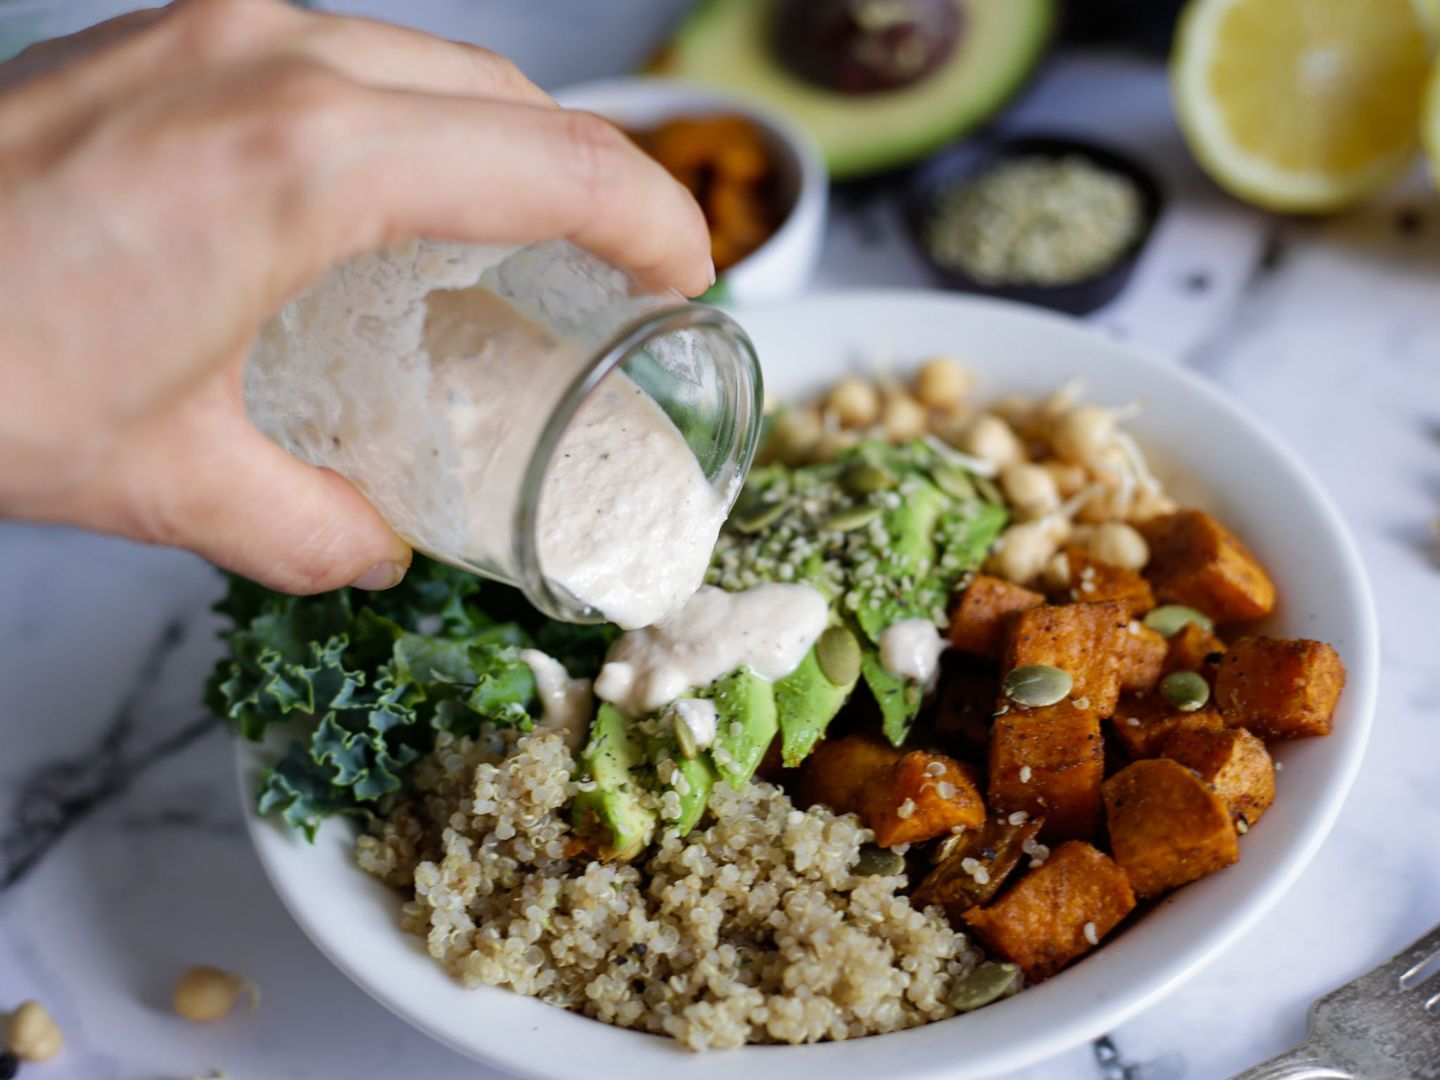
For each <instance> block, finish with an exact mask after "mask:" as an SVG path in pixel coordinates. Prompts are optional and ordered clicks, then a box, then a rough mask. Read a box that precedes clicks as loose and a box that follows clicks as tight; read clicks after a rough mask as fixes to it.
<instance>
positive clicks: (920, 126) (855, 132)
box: [657, 0, 1055, 180]
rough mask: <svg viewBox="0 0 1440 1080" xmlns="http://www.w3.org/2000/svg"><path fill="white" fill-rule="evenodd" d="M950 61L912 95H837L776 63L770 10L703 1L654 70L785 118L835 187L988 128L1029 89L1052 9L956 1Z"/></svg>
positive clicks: (1003, 1) (1029, 2) (748, 2)
mask: <svg viewBox="0 0 1440 1080" xmlns="http://www.w3.org/2000/svg"><path fill="white" fill-rule="evenodd" d="M953 2H954V3H955V5H956V6H957V7H958V8H959V9H960V33H959V39H958V41H957V42H956V44H955V47H954V49H953V51H952V52H951V53H950V54H949V55H948V56H947V57H946V58H945V59H944V61H943V62H941V63H940V64H939V66H938V67H936V69H935V70H933V71H931V72H929V73H928V74H927V75H926V76H925V77H924V78H923V79H921V80H919V81H917V82H915V83H913V84H912V85H910V86H906V87H902V88H899V89H893V90H885V91H881V92H872V93H863V94H856V93H842V92H840V91H837V90H833V89H828V88H826V87H824V86H821V85H819V84H816V83H812V82H808V81H806V80H805V79H803V78H801V77H800V76H798V75H796V74H793V73H792V72H791V71H790V70H788V69H787V67H786V66H785V65H784V64H783V63H782V62H781V61H780V60H779V59H778V58H777V50H776V48H775V42H774V41H773V40H772V39H773V36H774V30H775V0H705V2H703V3H702V4H701V5H700V6H699V8H698V9H697V10H696V11H695V12H694V14H692V15H691V16H690V18H689V19H688V20H687V21H686V22H685V24H684V25H683V26H682V27H681V29H680V31H679V33H678V34H677V35H676V38H675V40H674V41H673V42H672V44H671V46H670V48H668V49H667V50H666V52H665V55H664V56H663V57H662V58H661V60H660V62H659V64H658V65H657V66H658V67H659V69H660V70H661V71H663V72H664V73H665V74H667V75H673V76H676V77H678V78H682V79H687V80H689V81H691V82H695V83H700V84H702V85H707V86H713V87H718V88H721V89H728V90H733V91H735V92H737V93H743V94H746V95H749V96H750V97H754V98H757V99H760V100H762V101H766V102H768V103H770V104H771V105H772V106H774V107H775V108H776V109H778V110H781V111H783V112H786V113H788V114H789V115H790V116H791V117H792V118H793V119H794V120H795V121H797V122H798V123H799V124H801V125H802V126H804V127H805V128H806V129H808V130H809V132H810V133H811V134H812V135H813V136H814V137H815V138H816V140H817V141H818V142H819V143H820V147H821V150H822V151H823V152H824V154H825V160H826V163H827V164H828V165H829V168H830V175H831V177H832V178H834V179H837V180H841V179H847V178H851V177H856V176H863V175H865V174H867V173H875V172H881V171H883V170H885V169H890V168H894V167H896V166H899V165H904V164H907V163H908V162H911V161H914V160H915V159H917V158H920V157H923V156H924V155H925V154H927V153H929V152H930V151H931V150H934V149H935V148H936V147H939V146H941V145H943V144H944V143H947V142H949V141H950V140H951V139H954V138H956V137H957V136H959V135H961V134H963V133H964V132H966V131H968V130H970V129H971V128H972V127H974V126H975V125H976V124H979V123H980V122H982V121H984V120H986V119H988V118H989V117H990V116H992V115H993V114H994V113H995V112H996V111H997V110H998V109H999V108H1000V106H1002V105H1003V104H1004V103H1005V102H1006V101H1007V100H1008V99H1009V98H1010V96H1011V95H1012V94H1014V93H1015V92H1016V91H1017V90H1018V89H1019V88H1020V87H1021V85H1022V84H1023V83H1024V82H1025V79H1026V77H1027V76H1028V75H1029V74H1030V71H1031V70H1032V68H1033V67H1034V66H1035V63H1036V61H1037V60H1038V59H1039V58H1040V55H1041V53H1042V52H1043V51H1044V48H1045V45H1046V43H1047V42H1048V40H1049V38H1050V32H1051V28H1052V26H1053V25H1054V21H1055V10H1054V8H1055V5H1054V2H1053V0H953Z"/></svg>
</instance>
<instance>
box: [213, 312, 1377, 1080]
mask: <svg viewBox="0 0 1440 1080" xmlns="http://www.w3.org/2000/svg"><path fill="white" fill-rule="evenodd" d="M741 321H742V322H743V323H744V325H745V326H746V328H747V329H748V330H749V331H750V333H751V334H752V335H753V337H754V340H755V343H756V344H757V345H758V346H759V349H760V355H761V357H762V360H763V361H764V364H765V367H766V377H767V378H768V379H769V380H770V382H771V386H772V389H773V390H774V391H775V392H777V393H778V394H779V395H780V396H781V397H782V398H783V397H786V396H789V395H795V394H804V393H809V392H813V391H816V390H818V389H820V388H822V387H823V386H825V385H826V384H828V383H829V382H831V381H833V380H834V379H835V378H836V377H837V376H838V375H840V374H841V373H843V372H844V371H846V370H847V369H850V368H852V367H853V368H857V369H865V368H867V367H868V366H869V365H870V364H871V363H873V362H875V361H877V360H878V361H882V362H885V363H888V364H890V365H891V366H892V367H893V369H894V370H896V371H897V372H900V371H904V370H905V369H906V368H907V367H908V366H910V365H912V364H913V363H915V362H917V361H919V360H921V359H923V358H925V357H927V356H929V355H933V354H935V353H939V352H944V353H948V354H951V355H954V356H959V357H961V358H963V359H964V361H965V362H966V363H967V364H969V365H971V366H972V367H974V368H975V369H976V370H977V371H978V372H980V373H981V376H982V381H981V388H980V393H982V394H985V395H989V394H999V393H1005V392H1009V391H1020V392H1031V393H1041V392H1044V391H1047V390H1049V389H1051V388H1053V387H1054V386H1056V385H1057V384H1058V383H1060V382H1061V381H1063V380H1065V379H1067V378H1069V377H1071V376H1074V375H1078V376H1080V377H1082V378H1083V379H1084V381H1085V384H1086V392H1087V396H1088V397H1089V399H1090V400H1093V401H1097V402H1107V403H1119V402H1126V401H1131V400H1134V399H1136V398H1139V399H1141V400H1143V401H1144V402H1145V403H1146V404H1147V409H1146V411H1145V413H1144V414H1143V415H1142V416H1141V417H1139V418H1138V419H1137V420H1135V421H1134V422H1133V425H1132V429H1133V430H1134V432H1135V434H1136V435H1137V436H1138V437H1139V438H1140V440H1141V443H1142V445H1144V446H1146V447H1148V448H1150V450H1151V456H1152V458H1154V459H1155V461H1156V464H1157V467H1158V470H1159V471H1160V472H1161V474H1162V475H1163V476H1165V477H1166V478H1167V479H1169V480H1170V481H1171V485H1172V487H1173V488H1175V489H1176V490H1178V491H1180V492H1181V493H1182V494H1185V493H1190V494H1191V497H1195V498H1200V499H1202V500H1203V502H1204V504H1205V505H1207V506H1209V507H1211V508H1213V510H1214V511H1215V513H1216V514H1217V515H1218V516H1219V517H1220V518H1221V520H1223V521H1225V522H1227V523H1228V524H1230V525H1231V526H1232V527H1234V529H1235V530H1236V531H1237V532H1238V533H1239V534H1240V536H1241V537H1243V538H1244V540H1245V542H1246V543H1247V544H1249V545H1250V546H1251V547H1253V549H1254V550H1255V552H1256V554H1257V555H1258V556H1259V557H1260V558H1261V559H1262V560H1263V561H1264V562H1265V564H1266V565H1267V566H1268V567H1269V568H1270V570H1271V571H1272V572H1273V574H1274V575H1275V577H1276V579H1277V581H1278V584H1279V588H1280V596H1281V604H1280V608H1279V610H1278V612H1277V613H1276V615H1275V616H1274V617H1273V618H1272V619H1271V620H1270V624H1269V627H1268V628H1269V629H1271V630H1273V631H1274V632H1276V633H1280V634H1289V635H1292V636H1304V637H1312V638H1319V639H1321V640H1324V641H1328V642H1331V643H1333V644H1334V645H1335V647H1336V648H1337V649H1338V650H1339V652H1340V655H1341V657H1342V658H1343V659H1344V661H1345V663H1346V664H1347V665H1348V667H1349V671H1350V677H1349V685H1348V686H1347V688H1346V690H1345V695H1344V697H1343V699H1342V701H1341V703H1340V709H1339V712H1338V714H1337V715H1336V718H1335V732H1334V734H1333V735H1331V736H1329V737H1328V738H1324V739H1310V740H1302V741H1298V742H1292V743H1287V744H1282V745H1280V746H1279V747H1277V751H1276V757H1277V760H1279V761H1281V762H1283V764H1284V770H1283V771H1282V772H1281V773H1280V774H1279V775H1278V776H1277V788H1278V793H1277V797H1276V800H1275V805H1274V806H1273V807H1272V808H1271V809H1270V810H1269V811H1268V812H1267V813H1266V815H1265V818H1264V820H1263V821H1262V822H1261V823H1260V824H1259V825H1258V826H1257V827H1256V828H1255V829H1254V830H1252V831H1251V832H1250V834H1249V835H1247V836H1246V837H1245V838H1244V840H1243V841H1242V843H1241V852H1242V854H1241V859H1240V862H1239V863H1238V864H1237V865H1235V866H1233V867H1230V868H1228V869H1226V870H1223V871H1221V872H1220V873H1218V874H1215V875H1213V876H1211V877H1209V878H1206V879H1205V880H1203V881H1200V882H1197V883H1196V884H1193V885H1190V886H1187V887H1186V888H1184V889H1181V890H1180V891H1179V892H1177V893H1175V894H1174V895H1173V896H1171V897H1170V898H1168V899H1166V900H1165V901H1164V902H1163V903H1161V904H1160V905H1159V906H1158V907H1157V908H1156V909H1155V910H1153V911H1150V912H1148V913H1147V914H1146V915H1145V916H1144V917H1143V918H1141V919H1140V920H1139V921H1137V922H1136V923H1135V924H1134V925H1132V926H1130V927H1129V928H1128V929H1126V930H1125V931H1124V932H1123V933H1121V934H1119V935H1118V936H1117V937H1115V938H1114V939H1113V940H1110V941H1108V942H1106V944H1105V946H1104V947H1103V948H1102V949H1100V950H1098V951H1097V952H1096V953H1094V954H1093V955H1091V956H1089V957H1087V958H1085V959H1084V960H1081V961H1080V962H1078V963H1077V964H1075V965H1074V966H1073V967H1071V968H1069V969H1067V970H1066V971H1064V972H1062V973H1061V974H1060V975H1058V976H1057V977H1055V978H1053V979H1051V980H1050V981H1048V982H1045V983H1042V984H1041V985H1040V986H1038V987H1035V988H1033V989H1030V990H1027V991H1025V992H1024V993H1022V994H1020V995H1018V996H1017V997H1014V998H1011V999H1009V1000H1006V1001H1002V1002H1000V1003H998V1004H996V1005H994V1006H992V1007H990V1008H987V1009H984V1010H981V1011H979V1012H976V1013H973V1014H971V1015H968V1016H962V1017H956V1018H954V1019H951V1020H946V1021H943V1022H940V1023H935V1024H930V1025H928V1026H926V1027H922V1028H916V1029H913V1030H911V1031H904V1032H898V1033H895V1034H891V1035H882V1036H878V1037H875V1038H868V1039H860V1040H856V1041H852V1042H844V1043H828V1044H821V1045H816V1046H805V1047H771V1046H765V1047H751V1048H746V1049H743V1050H736V1051H729V1052H712V1053H706V1054H691V1053H688V1052H686V1051H683V1050H681V1049H679V1048H678V1046H677V1045H676V1044H674V1043H672V1042H670V1041H668V1040H665V1039H660V1038H657V1037H654V1036H649V1035H641V1034H636V1033H633V1032H629V1031H623V1030H620V1029H618V1028H612V1027H607V1026H605V1025H603V1024H600V1023H598V1022H596V1021H593V1020H587V1019H584V1018H583V1017H580V1016H577V1015H574V1014H571V1013H567V1012H564V1011H562V1010H560V1009H556V1008H552V1007H550V1006H547V1005H543V1004H541V1003H540V1002H538V1001H535V1000H532V999H530V998H525V997H520V996H519V995H516V994H513V993H508V992H506V991H503V990H493V989H488V988H487V989H482V990H465V989H462V988H461V987H460V986H459V985H457V984H456V983H453V982H452V981H451V980H450V979H449V977H448V976H446V975H445V974H444V973H443V972H442V971H441V970H440V968H439V967H438V966H437V965H436V964H435V963H434V962H433V961H432V960H431V959H430V958H429V957H428V956H427V955H426V954H425V952H424V950H423V948H422V946H421V943H420V941H419V940H418V939H416V938H413V937H410V936H407V935H405V934H402V933H401V932H400V931H399V930H398V929H397V928H396V917H397V912H398V909H399V901H398V899H397V898H396V896H395V895H394V894H393V893H391V892H389V891H388V890H387V889H386V888H384V887H383V886H382V885H380V884H379V883H378V882H376V881H375V880H374V879H372V878H370V877H367V876H366V875H364V874H362V873H361V872H360V871H359V870H357V869H355V867H354V865H353V863H352V858H351V848H352V843H353V830H352V827H351V826H350V825H348V824H346V823H343V822H332V823H330V824H328V825H327V826H326V827H325V828H324V829H323V830H322V832H321V835H320V838H319V841H318V842H317V844H316V845H315V846H314V847H313V848H312V847H310V846H308V845H307V844H306V843H305V842H304V841H303V840H297V839H295V838H294V837H292V836H289V835H287V834H285V833H284V832H282V831H281V829H280V827H278V826H277V825H275V824H274V823H273V822H270V821H263V820H259V819H257V818H255V817H254V815H253V811H252V808H251V800H250V798H249V795H248V793H249V792H250V791H253V790H254V771H255V769H256V766H257V762H256V754H255V751H254V750H253V749H252V748H249V747H242V748H241V750H240V762H241V772H242V774H243V776H244V789H245V792H246V811H247V813H250V814H251V817H250V831H251V836H252V838H253V839H254V842H255V846H256V848H257V849H258V851H259V853H260V858H261V860H262V862H263V863H264V865H265V867H266V870H267V871H268V873H269V875H270V878H271V881H272V882H273V883H274V885H275V888H276V890H277V891H278V892H279V894H280V896H281V898H282V899H283V900H284V902H285V904H286V905H287V906H288V907H289V909H290V911H291V913H292V914H293V915H294V916H295V919H296V920H297V921H298V922H299V923H300V925H301V926H302V927H303V928H304V930H305V931H306V933H308V934H309V935H310V937H311V939H312V940H314V942H315V943H316V945H318V946H319V947H320V949H321V951H323V952H324V953H325V954H326V955H327V956H329V957H330V959H331V960H332V961H333V962H334V963H335V964H336V965H337V966H338V967H339V968H340V969H341V970H343V971H345V972H346V973H347V974H348V975H350V977H351V978H352V979H354V980H355V981H356V982H357V983H358V984H359V985H360V986H362V987H363V988H364V989H366V990H367V991H369V992H370V993H371V994H372V995H373V996H374V997H375V998H376V999H377V1000H378V1001H380V1002H382V1003H383V1004H385V1005H386V1006H388V1007H389V1008H391V1009H393V1010H394V1011H395V1012H396V1013H398V1014H399V1015H400V1016H402V1017H404V1018H406V1019H407V1020H409V1021H410V1022H411V1023H413V1024H414V1025H415V1026H417V1027H419V1028H421V1029H422V1030H424V1031H426V1032H428V1033H429V1034H431V1035H433V1036H434V1037H435V1038H437V1039H439V1040H441V1041H442V1042H445V1043H448V1044H449V1045H450V1046H452V1047H454V1048H455V1049H456V1050H459V1051H460V1052H462V1053H465V1054H470V1055H472V1056H473V1057H475V1058H478V1059H481V1060H483V1061H487V1062H490V1063H493V1064H495V1065H498V1066H501V1067H503V1068H506V1069H509V1070H512V1071H514V1072H516V1073H521V1074H524V1075H528V1076H541V1077H575V1076H586V1077H588V1078H590V1080H610V1078H615V1080H622V1078H623V1080H632V1078H633V1077H635V1076H637V1075H638V1076H651V1075H665V1076H667V1077H681V1078H685V1080H720V1078H722V1077H726V1078H728V1077H734V1076H744V1077H746V1078H747V1080H791V1078H793V1077H794V1076H797V1075H809V1076H825V1077H827V1078H828V1080H847V1078H855V1080H873V1078H874V1077H877V1076H888V1077H899V1076H903V1077H925V1076H934V1077H941V1076H943V1077H946V1078H948V1080H961V1078H963V1077H982V1076H991V1075H994V1074H995V1073H997V1072H1001V1071H1004V1070H1007V1069H1014V1068H1019V1067H1021V1066H1023V1065H1025V1064H1027V1063H1029V1062H1032V1061H1035V1060H1038V1059H1040V1058H1044V1057H1047V1056H1049V1055H1051V1054H1054V1053H1057V1052H1059V1051H1060V1050H1062V1049H1065V1048H1066V1047H1069V1046H1071V1045H1074V1044H1076V1043H1079V1042H1082V1041H1084V1040H1086V1039H1089V1038H1092V1037H1094V1036H1096V1035H1098V1034H1100V1033H1101V1032H1103V1031H1105V1030H1107V1029H1108V1028H1111V1027H1112V1026H1114V1025H1115V1024H1118V1023H1119V1022H1120V1021H1122V1020H1124V1019H1125V1018H1126V1017H1128V1016H1131V1015H1132V1014H1134V1013H1136V1012H1138V1011H1139V1010H1141V1009H1143V1008H1145V1006H1146V1005H1148V1004H1150V1003H1151V1002H1153V1001H1155V1000H1156V999H1157V998H1159V997H1160V996H1161V995H1163V994H1165V993H1166V992H1168V991H1170V990H1172V989H1173V988H1174V987H1176V986H1177V985H1178V984H1180V983H1181V982H1183V981H1184V980H1186V979H1188V978H1189V977H1191V976H1192V975H1194V974H1195V973H1196V972H1197V971H1198V970H1199V969H1200V968H1201V967H1202V966H1204V965H1205V964H1206V963H1207V962H1208V961H1210V960H1212V959H1213V958H1214V957H1215V956H1216V955H1218V954H1219V953H1220V952H1221V951H1223V950H1224V949H1225V948H1226V947H1227V946H1228V945H1229V944H1230V943H1231V942H1233V941H1234V940H1235V939H1236V938H1237V937H1239V936H1240V935H1241V934H1242V933H1243V932H1244V931H1245V930H1246V929H1247V928H1248V927H1250V926H1251V925H1252V924H1253V923H1254V922H1255V921H1256V920H1257V919H1258V918H1260V916H1261V915H1262V914H1264V912H1265V911H1266V910H1267V909H1268V908H1270V907H1271V905H1272V904H1274V903H1275V901H1276V900H1277V899H1278V898H1279V896H1280V895H1281V894H1282V893H1283V892H1284V891H1285V890H1286V888H1288V887H1289V885H1290V884H1291V882H1293V881H1294V880H1295V877H1296V875H1298V874H1299V872H1300V870H1301V869H1302V867H1304V865H1305V864H1306V863H1307V862H1308V861H1309V859H1310V858H1311V856H1312V855H1314V853H1315V850H1316V849H1317V848H1318V847H1319V845H1320V842H1321V841H1322V840H1323V839H1324V837H1325V835H1326V833H1327V832H1329V830H1330V826H1331V824H1332V823H1333V822H1334V820H1335V817H1336V815H1337V814H1338V812H1339V810H1340V805H1341V803H1342V801H1343V800H1344V797H1345V793H1346V791H1347V790H1348V789H1349V787H1350V783H1351V781H1352V780H1353V779H1354V776H1355V773H1356V770H1357V769H1358V768H1359V764H1360V758H1361V753H1362V751H1363V749H1364V746H1365V740H1366V736H1367V734H1368V731H1369V727H1370V722H1371V715H1372V711H1373V708H1374V700H1375V689H1376V672H1377V669H1378V656H1377V639H1376V629H1375V618H1374V613H1373V608H1372V605H1371V600H1370V595H1369V590H1368V587H1367V585H1366V582H1365V574H1364V571H1363V570H1362V568H1361V565H1360V561H1359V558H1358V557H1357V555H1356V553H1355V549H1354V546H1353V544H1352V543H1351V540H1350V538H1349V537H1348V535H1347V534H1346V531H1345V527H1344V526H1343V525H1342V524H1341V521H1340V519H1339V517H1338V516H1337V515H1336V513H1335V510H1334V508H1333V507H1332V506H1331V505H1330V502H1329V501H1328V500H1327V499H1326V497H1325V495H1324V494H1323V493H1322V492H1321V490H1320V489H1319V488H1318V487H1317V486H1316V484H1315V481H1314V480H1312V479H1311V478H1310V476H1309V474H1308V473H1307V472H1306V471H1305V469H1304V467H1303V466H1302V465H1301V464H1300V462H1298V461H1297V460H1296V459H1295V457H1294V455H1292V454H1291V453H1290V451H1288V450H1287V449H1285V448H1284V447H1283V446H1281V445H1280V444H1279V443H1277V442H1276V441H1275V440H1274V439H1273V438H1272V437H1271V436H1269V435H1268V434H1266V433H1265V431H1264V430H1263V428H1261V427H1260V425H1259V424H1258V423H1256V421H1255V420H1253V419H1251V418H1250V417H1249V416H1247V415H1246V414H1245V413H1243V412H1241V411H1240V410H1239V409H1237V408H1236V407H1235V406H1234V405H1233V404H1231V403H1230V402H1228V401H1227V400H1226V399H1225V398H1224V397H1222V396H1221V395H1220V394H1219V393H1217V392H1216V391H1215V390H1214V389H1212V388H1211V387H1210V386H1209V385H1207V384H1206V383H1204V382H1202V381H1201V380H1199V379H1197V378H1196V377H1195V376H1193V375H1191V374H1189V373H1187V372H1185V371H1183V370H1181V369H1179V368H1177V367H1174V366H1170V365H1168V364H1165V363H1163V362H1159V361H1156V360H1154V359H1151V358H1149V357H1146V356H1144V355H1143V354H1141V353H1138V352H1136V351H1135V350H1133V349H1131V348H1129V347H1128V346H1124V345H1120V344H1117V343H1115V342H1114V341H1111V340H1109V339H1108V338H1105V337H1102V336H1101V335H1099V334H1097V333H1094V332H1093V331H1091V330H1089V329H1086V328H1085V327H1084V326H1083V325H1082V324H1080V323H1078V322H1074V321H1072V320H1069V319H1066V318H1065V317H1063V316H1057V315H1051V314H1046V313H1041V312H1037V311H1035V310H1033V309H1028V308H1022V307H1018V306H1012V305H1007V304H1001V303H998V302H996V301H988V300H981V299H973V298H962V297H953V296H943V295H938V294H926V293H903V292H893V293H886V292H864V293H844V294H836V295H831V296H823V297H818V298H814V299H809V300H803V301H800V302H797V303H791V304H780V305H776V306H773V307H770V308H768V309H757V310H753V311H745V312H742V313H741ZM1293 944H1294V948H1295V950H1296V954H1297V956H1298V955H1299V953H1300V950H1302V949H1304V948H1306V947H1307V945H1306V943H1305V942H1302V941H1299V940H1296V941H1295V942H1294V943H1293Z"/></svg>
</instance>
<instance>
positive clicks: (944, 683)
mask: <svg viewBox="0 0 1440 1080" xmlns="http://www.w3.org/2000/svg"><path fill="white" fill-rule="evenodd" d="M998 692H999V675H998V673H997V672H996V670H995V665H994V664H992V663H989V662H987V661H985V660H980V659H978V658H976V657H972V656H962V655H960V654H959V653H954V652H952V653H950V654H949V655H947V656H945V657H942V659H941V662H940V693H939V702H938V704H937V705H936V708H935V734H936V735H937V736H939V737H940V738H941V740H942V741H943V746H944V748H946V749H952V748H953V749H954V750H955V752H956V753H958V754H959V755H960V756H961V757H965V758H973V759H974V760H976V761H979V760H981V759H982V758H983V757H984V756H985V747H986V746H987V745H988V744H989V741H990V720H991V714H992V713H994V711H995V696H996V694H997V693H998Z"/></svg>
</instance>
